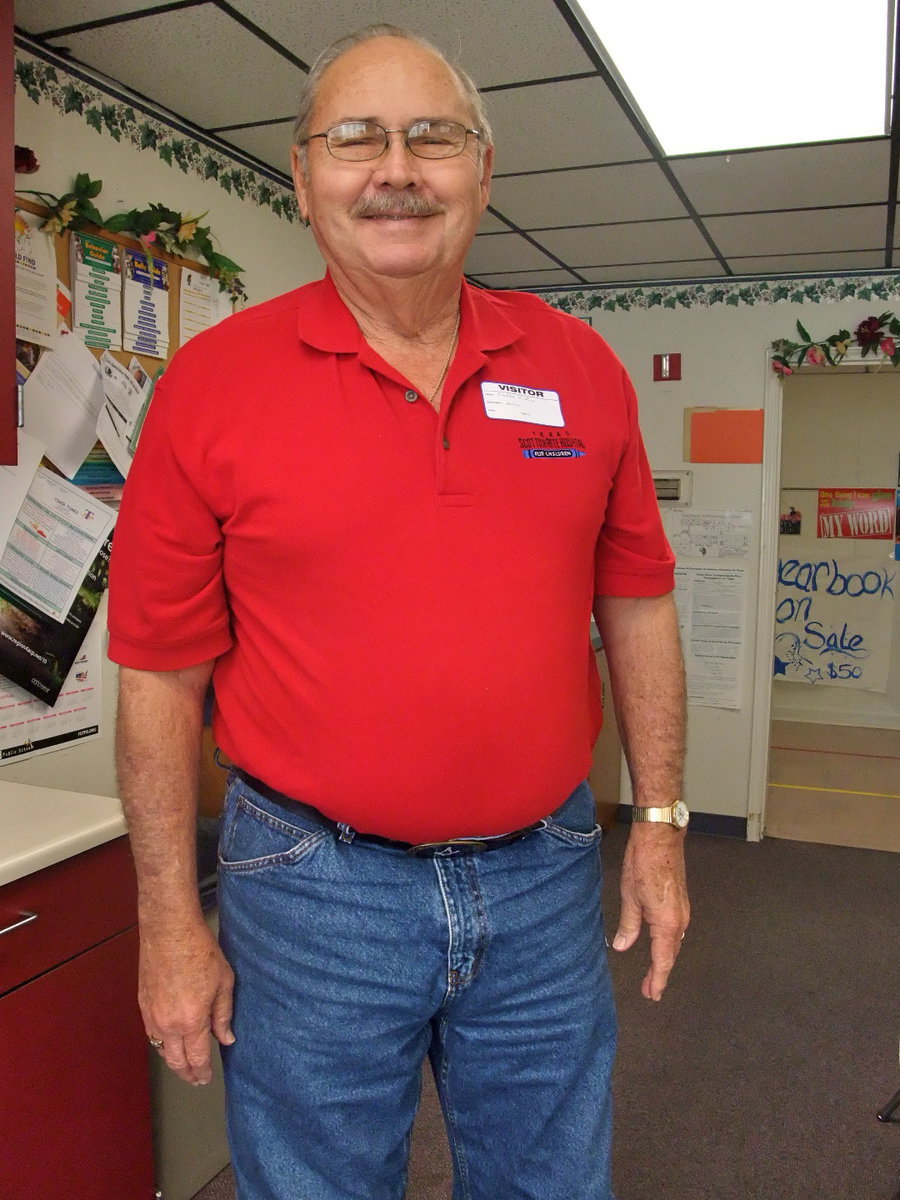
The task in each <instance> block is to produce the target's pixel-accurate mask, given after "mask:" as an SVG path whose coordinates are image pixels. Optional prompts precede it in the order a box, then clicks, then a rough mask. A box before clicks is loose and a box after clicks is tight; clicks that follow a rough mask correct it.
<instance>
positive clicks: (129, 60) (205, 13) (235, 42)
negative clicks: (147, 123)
mask: <svg viewBox="0 0 900 1200" xmlns="http://www.w3.org/2000/svg"><path fill="white" fill-rule="evenodd" d="M64 41H65V44H66V46H68V47H69V48H70V50H71V52H72V55H73V56H74V57H75V58H76V59H79V60H80V61H81V62H83V63H87V64H88V66H90V67H92V68H93V69H94V70H96V71H101V72H102V73H103V74H105V75H108V76H109V77H110V78H111V79H116V80H118V81H119V82H120V83H123V84H125V86H126V87H129V88H131V89H133V90H134V91H138V92H142V93H143V94H144V95H146V96H150V97H151V98H153V99H154V100H156V101H157V102H158V103H160V104H163V105H165V107H166V108H169V109H171V110H172V111H173V112H176V113H178V114H180V115H181V116H182V117H186V118H187V119H188V120H189V121H192V122H193V123H194V124H195V125H199V126H200V127H201V128H210V127H216V126H219V125H236V124H240V123H241V122H244V121H263V120H267V119H270V118H273V117H284V116H287V115H288V114H290V113H292V112H293V111H294V108H295V106H296V100H297V95H298V93H299V90H300V85H301V83H302V82H303V80H304V79H305V75H304V73H303V72H302V71H300V70H299V69H298V68H297V67H295V66H293V65H292V64H291V63H290V62H288V60H287V59H286V58H284V57H283V56H282V55H280V54H278V53H277V52H276V51H275V50H272V49H271V48H270V47H269V46H267V45H265V43H264V42H261V41H260V40H259V38H257V37H255V36H254V35H253V34H252V33H250V32H249V31H248V30H246V29H244V28H243V26H241V25H238V24H237V22H236V21H234V20H232V18H231V17H229V16H226V14H225V13H224V12H221V11H220V10H219V9H216V8H212V7H208V6H206V5H204V6H203V7H201V8H187V9H178V10H175V11H173V12H167V13H163V14H159V15H157V16H148V17H141V18H140V19H139V20H135V21H128V22H126V23H124V24H120V25H109V26H106V27H105V28H103V29H94V30H90V31H88V32H87V33H76V34H69V35H67V36H66V37H65V39H64Z"/></svg>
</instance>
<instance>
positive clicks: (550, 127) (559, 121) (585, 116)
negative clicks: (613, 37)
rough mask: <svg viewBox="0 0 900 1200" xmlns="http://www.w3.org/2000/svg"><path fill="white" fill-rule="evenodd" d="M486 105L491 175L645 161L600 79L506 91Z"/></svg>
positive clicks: (641, 146)
mask: <svg viewBox="0 0 900 1200" xmlns="http://www.w3.org/2000/svg"><path fill="white" fill-rule="evenodd" d="M485 100H486V101H487V109H488V118H489V120H490V122H491V127H492V129H493V131H494V140H495V142H496V160H495V163H494V174H495V175H497V174H504V173H507V172H511V171H512V172H514V171H538V170H541V171H546V170H548V169H550V168H551V167H578V166H583V165H587V164H590V163H609V162H624V161H628V160H631V159H647V158H649V153H648V151H647V148H646V146H645V145H644V143H643V142H642V141H641V139H640V138H639V137H638V135H637V133H635V131H634V129H633V127H632V126H631V124H630V123H629V122H628V120H627V118H626V117H625V114H624V113H623V112H622V110H621V108H620V107H619V105H618V104H617V103H616V101H615V100H614V99H613V97H612V94H611V93H610V91H609V88H608V87H607V86H606V84H605V83H604V82H603V80H602V79H599V78H594V79H568V80H563V81H561V82H559V83H552V84H551V83H548V84H542V85H540V86H539V87H538V86H535V87H521V88H508V89H505V90H504V91H502V92H489V93H488V94H487V96H485Z"/></svg>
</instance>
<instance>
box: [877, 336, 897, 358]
mask: <svg viewBox="0 0 900 1200" xmlns="http://www.w3.org/2000/svg"><path fill="white" fill-rule="evenodd" d="M878 349H879V350H880V351H881V353H882V354H886V355H887V357H888V358H893V357H894V355H895V354H896V353H897V344H896V342H895V341H894V339H893V338H892V337H886V338H882V339H881V341H880V342H879V343H878Z"/></svg>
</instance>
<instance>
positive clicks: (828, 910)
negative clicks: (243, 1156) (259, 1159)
mask: <svg viewBox="0 0 900 1200" xmlns="http://www.w3.org/2000/svg"><path fill="white" fill-rule="evenodd" d="M626 836H627V831H626V830H625V829H622V828H617V829H614V830H613V832H612V833H611V834H610V835H608V837H607V839H606V842H605V848H604V861H605V864H606V872H607V881H606V882H607V893H608V899H607V906H606V911H607V913H608V914H611V916H609V917H608V922H609V923H610V924H612V922H613V921H614V919H615V914H616V912H617V910H618V904H617V898H616V887H617V877H618V868H619V863H620V861H621V855H622V851H623V848H624V844H625V839H626ZM688 866H689V872H690V883H691V892H692V898H693V902H694V920H693V923H692V925H691V929H690V930H689V932H688V935H687V938H686V939H685V943H684V949H683V952H682V956H681V959H680V961H679V964H678V968H677V971H676V973H675V975H674V976H673V979H672V983H671V985H670V987H669V991H668V993H667V995H666V998H665V999H664V1000H663V1002H662V1003H661V1004H658V1005H655V1004H650V1003H649V1002H647V1001H645V1000H643V999H642V998H641V996H640V992H639V984H640V979H641V976H642V974H643V971H644V966H645V958H646V953H647V949H646V941H642V942H641V943H640V944H639V946H638V947H636V948H635V949H634V950H632V951H630V952H629V954H627V955H625V956H624V957H620V956H618V955H615V956H613V964H612V965H613V973H614V979H615V985H616V994H617V1001H618V1005H619V1017H620V1026H621V1034H620V1050H619V1059H618V1065H617V1069H616V1078H615V1091H616V1148H615V1161H614V1173H615V1185H616V1195H617V1200H657V1198H658V1197H659V1198H661V1197H666V1198H667V1200H898V1198H900V1124H889V1125H883V1124H880V1123H879V1122H878V1121H877V1120H876V1119H875V1113H876V1111H877V1110H878V1109H879V1108H880V1107H881V1106H882V1105H884V1104H885V1103H886V1102H887V1100H888V1099H889V1098H890V1096H891V1095H892V1094H893V1092H894V1091H895V1090H896V1088H897V1087H898V1086H900V1068H898V1038H900V856H898V855H896V854H889V853H880V852H877V851H872V850H851V849H843V848H839V847H834V846H817V845H810V844H808V843H803V842H788V841H778V840H775V839H766V840H765V841H763V842H760V843H758V844H749V843H747V842H743V841H739V840H737V839H731V838H711V837H704V836H703V835H699V834H693V835H691V836H690V838H689V839H688ZM450 1194H451V1187H450V1166H449V1155H448V1151H447V1146H446V1140H445V1138H444V1134H443V1127H442V1125H441V1120H440V1113H439V1110H438V1106H437V1101H436V1099H435V1097H434V1091H433V1088H432V1087H431V1086H430V1085H429V1083H428V1082H427V1081H426V1087H425V1089H424V1092H423V1101H422V1106H421V1109H420V1112H419V1117H418V1119H417V1122H416V1127H415V1130H414V1139H413V1152H412V1157H411V1163H410V1186H409V1191H408V1193H407V1200H449V1197H450ZM234 1195H235V1193H234V1182H233V1179H232V1177H231V1173H230V1171H226V1172H224V1173H223V1174H222V1175H220V1176H218V1177H217V1178H216V1179H215V1180H213V1181H212V1182H211V1183H210V1184H209V1185H208V1186H207V1187H206V1188H204V1189H203V1191H201V1192H200V1193H199V1195H198V1196H197V1197H196V1200H233V1198H234ZM285 1200H295V1198H293V1197H291V1198H287V1197H286V1198H285ZM296 1200H302V1198H300V1197H297V1198H296ZM491 1200H507V1198H506V1197H499V1196H498V1197H495V1198H494V1197H492V1198H491Z"/></svg>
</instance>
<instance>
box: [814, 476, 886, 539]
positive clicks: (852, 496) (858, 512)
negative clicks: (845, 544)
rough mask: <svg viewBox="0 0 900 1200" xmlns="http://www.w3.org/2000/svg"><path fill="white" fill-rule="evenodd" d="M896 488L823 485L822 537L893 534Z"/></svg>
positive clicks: (883, 535) (820, 506) (821, 509)
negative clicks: (826, 486) (824, 486)
mask: <svg viewBox="0 0 900 1200" xmlns="http://www.w3.org/2000/svg"><path fill="white" fill-rule="evenodd" d="M894 511H895V509H894V489H893V488H820V489H819V514H818V515H819V519H818V523H817V526H818V527H817V532H818V536H819V537H820V538H890V537H892V536H893V533H894Z"/></svg>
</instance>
